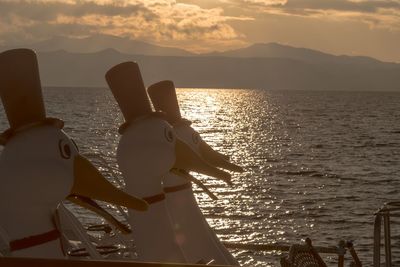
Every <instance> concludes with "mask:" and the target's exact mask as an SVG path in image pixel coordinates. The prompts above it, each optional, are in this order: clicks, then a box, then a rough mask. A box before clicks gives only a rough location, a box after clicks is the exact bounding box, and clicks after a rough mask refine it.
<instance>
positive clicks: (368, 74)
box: [39, 49, 400, 91]
mask: <svg viewBox="0 0 400 267" xmlns="http://www.w3.org/2000/svg"><path fill="white" fill-rule="evenodd" d="M123 61H137V62H138V63H139V64H140V67H141V69H142V74H143V77H144V80H145V83H146V85H150V84H151V83H153V82H156V81H159V80H163V79H170V80H173V81H174V82H175V84H176V86H178V87H210V88H260V89H286V90H391V91H393V90H399V91H400V78H399V77H400V65H398V64H392V63H382V62H379V61H377V62H376V63H375V64H372V63H371V64H365V66H364V65H363V64H360V63H349V62H348V61H345V62H340V61H339V62H337V61H327V62H307V61H301V60H294V59H289V58H262V57H260V58H240V57H215V56H214V57H212V56H202V57H198V56H194V57H187V56H186V57H167V56H144V55H127V54H122V53H119V52H117V51H115V50H113V49H107V50H104V51H101V52H98V53H90V54H78V53H68V52H65V51H56V52H49V53H39V64H40V69H41V75H42V81H43V84H44V85H47V86H106V83H105V80H104V74H105V73H106V71H107V70H108V69H109V68H110V67H112V66H113V65H115V64H118V63H121V62H123Z"/></svg>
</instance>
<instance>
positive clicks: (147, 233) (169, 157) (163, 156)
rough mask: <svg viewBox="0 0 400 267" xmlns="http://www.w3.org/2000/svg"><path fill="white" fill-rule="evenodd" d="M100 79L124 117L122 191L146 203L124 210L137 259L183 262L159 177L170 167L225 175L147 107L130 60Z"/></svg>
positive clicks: (120, 151)
mask: <svg viewBox="0 0 400 267" xmlns="http://www.w3.org/2000/svg"><path fill="white" fill-rule="evenodd" d="M106 80H107V82H108V85H109V86H110V88H111V91H112V93H113V95H114V97H115V99H116V100H117V102H118V104H119V107H120V109H121V111H122V113H123V115H124V118H125V121H126V122H125V123H124V124H123V125H122V126H121V127H120V130H119V132H120V134H121V135H122V136H121V139H120V142H119V145H118V149H117V161H118V164H119V168H120V170H121V172H122V175H123V177H124V179H125V183H126V191H127V192H128V193H129V194H135V195H137V196H140V197H142V198H143V199H145V200H146V201H147V202H148V203H149V204H150V205H149V210H148V211H147V212H146V213H138V212H136V211H134V210H129V222H130V224H131V226H132V232H133V237H134V241H135V245H136V249H137V252H138V257H139V260H141V261H153V262H181V263H183V262H188V259H187V258H186V257H185V254H184V253H183V251H182V249H181V245H182V242H183V240H182V238H183V237H182V236H179V235H177V234H175V231H174V230H175V227H176V225H174V224H172V223H171V222H172V221H171V217H170V216H169V213H168V210H167V208H166V203H165V194H164V191H163V187H162V179H163V178H164V177H165V176H166V175H167V174H168V173H169V171H170V170H171V169H186V170H192V171H196V172H200V173H204V174H207V175H210V176H214V177H218V178H220V179H223V180H225V181H229V180H230V178H231V176H230V174H228V173H226V172H224V171H221V170H219V169H217V168H215V167H212V166H211V165H209V164H208V163H206V162H205V161H204V160H202V159H201V157H200V156H199V155H198V154H197V153H195V152H194V151H193V149H192V148H190V147H189V146H188V145H187V144H186V143H184V142H182V141H181V140H180V139H179V138H177V137H176V135H175V132H174V130H173V128H172V126H171V125H170V124H169V123H168V122H167V121H166V120H165V117H164V114H163V113H159V112H153V111H152V109H151V106H150V101H149V99H148V97H147V93H146V89H145V87H144V84H143V80H142V77H141V74H140V70H139V67H138V65H137V64H136V63H134V62H125V63H121V64H119V65H117V66H115V67H113V68H111V69H110V70H109V71H108V72H107V74H106ZM196 230H197V229H195V228H193V231H196ZM201 260H203V259H201V258H199V259H195V260H194V261H192V260H191V261H190V263H197V262H200V261H201Z"/></svg>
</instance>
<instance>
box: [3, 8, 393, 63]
mask: <svg viewBox="0 0 400 267" xmlns="http://www.w3.org/2000/svg"><path fill="white" fill-rule="evenodd" d="M399 14H400V0H0V45H13V44H18V45H19V44H26V43H32V42H37V41H41V40H45V39H49V38H52V37H54V36H56V35H61V36H67V37H86V36H90V35H93V34H109V35H115V36H121V37H126V38H131V39H138V40H142V41H146V42H151V43H154V44H158V45H164V46H176V47H180V48H184V49H188V50H191V51H195V52H203V51H212V50H227V49H232V48H237V47H243V46H246V45H250V44H252V43H256V42H281V43H286V44H290V45H294V46H305V47H309V48H314V49H319V50H323V51H327V52H332V53H338V54H341V53H343V54H366V55H371V56H375V57H378V58H383V59H386V60H390V59H391V58H393V57H395V58H396V60H399V61H400V54H399V53H398V52H397V51H398V48H397V47H398V46H399V44H400V15H399Z"/></svg>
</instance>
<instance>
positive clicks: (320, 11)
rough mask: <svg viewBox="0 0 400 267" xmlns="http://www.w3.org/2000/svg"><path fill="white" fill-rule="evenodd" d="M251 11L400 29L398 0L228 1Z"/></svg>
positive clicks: (399, 3) (399, 4)
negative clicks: (355, 22)
mask: <svg viewBox="0 0 400 267" xmlns="http://www.w3.org/2000/svg"><path fill="white" fill-rule="evenodd" d="M228 2H229V3H230V4H232V5H235V6H246V8H247V9H248V10H251V11H253V12H254V11H255V12H265V13H271V14H280V15H287V16H292V15H294V16H303V17H311V18H312V17H313V18H324V19H331V20H346V19H351V20H362V21H364V22H365V23H368V24H370V26H376V27H386V28H390V29H393V30H400V1H397V0H391V1H389V0H230V1H229V0H228Z"/></svg>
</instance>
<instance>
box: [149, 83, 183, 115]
mask: <svg viewBox="0 0 400 267" xmlns="http://www.w3.org/2000/svg"><path fill="white" fill-rule="evenodd" d="M147 92H148V93H149V96H150V98H151V102H152V103H153V106H154V108H155V109H156V110H157V111H163V112H165V113H166V116H167V119H168V121H169V122H170V123H174V122H176V121H178V120H181V119H182V116H181V111H180V108H179V104H178V98H177V96H176V90H175V85H174V83H173V82H172V81H161V82H158V83H155V84H153V85H151V86H150V87H149V88H147Z"/></svg>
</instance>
